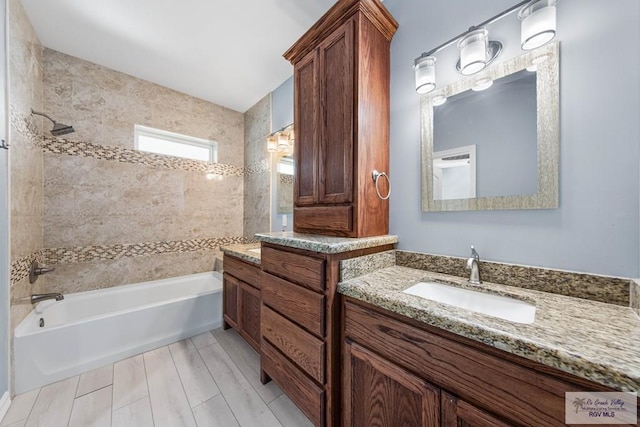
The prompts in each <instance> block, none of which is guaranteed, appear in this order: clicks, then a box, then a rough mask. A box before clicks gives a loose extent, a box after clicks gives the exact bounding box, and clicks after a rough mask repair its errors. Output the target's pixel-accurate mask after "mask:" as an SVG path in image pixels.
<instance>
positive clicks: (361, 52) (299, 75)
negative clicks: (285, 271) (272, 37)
mask: <svg viewBox="0 0 640 427" xmlns="http://www.w3.org/2000/svg"><path fill="white" fill-rule="evenodd" d="M396 28H397V23H396V21H395V20H394V19H393V17H392V16H391V15H390V14H389V12H388V11H387V10H386V9H385V8H384V6H382V3H380V1H379V0H339V1H338V2H337V3H336V5H335V6H334V7H332V8H331V9H330V10H329V11H328V12H327V13H326V14H325V15H324V16H323V17H322V18H321V19H320V20H319V21H318V22H317V23H316V24H315V25H314V26H313V27H311V29H310V30H309V31H308V32H307V33H306V34H305V35H303V36H302V37H301V38H300V40H298V42H296V44H295V45H293V46H292V47H291V48H290V49H289V50H288V51H287V52H286V53H285V54H284V56H285V58H286V59H287V60H289V61H291V62H292V64H293V65H294V121H295V123H296V148H295V150H294V156H295V161H296V168H295V177H294V217H293V227H294V231H296V232H302V233H315V234H325V235H333V236H345V237H367V236H376V235H383V234H387V233H388V230H389V204H388V201H387V200H383V199H382V198H380V197H378V195H377V194H376V188H375V184H374V182H373V180H372V172H373V170H378V171H385V172H387V171H388V169H389V45H390V42H391V38H392V37H393V34H394V33H395V30H396ZM383 181H384V179H382V180H381V182H380V185H379V190H380V193H382V195H383V196H384V195H386V193H387V192H388V190H389V188H388V185H387V182H386V181H384V182H383Z"/></svg>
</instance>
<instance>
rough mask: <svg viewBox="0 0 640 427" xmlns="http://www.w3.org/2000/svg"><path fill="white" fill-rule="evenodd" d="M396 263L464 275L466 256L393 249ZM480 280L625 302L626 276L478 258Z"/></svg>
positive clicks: (436, 271) (623, 303)
mask: <svg viewBox="0 0 640 427" xmlns="http://www.w3.org/2000/svg"><path fill="white" fill-rule="evenodd" d="M396 260H397V261H396V262H397V265H399V266H403V267H409V268H415V269H418V270H427V271H432V272H434V273H442V274H448V275H451V276H458V277H465V278H466V277H468V276H469V273H468V272H467V270H466V268H465V265H466V261H467V260H466V258H457V257H448V256H442V255H432V254H423V253H418V252H408V251H397V253H396ZM480 272H481V274H482V280H483V281H486V282H492V283H500V284H503V285H509V286H515V287H519V288H526V289H533V290H536V291H542V292H551V293H554V294H560V295H565V296H570V297H576V298H584V299H588V300H592V301H600V302H605V303H608V304H616V305H622V306H625V307H628V306H629V282H630V280H629V279H624V278H619V277H607V276H596V275H593V274H585V273H574V272H570V271H560V270H551V269H546V268H539V267H527V266H523V265H513V264H502V263H497V262H491V261H482V260H481V261H480Z"/></svg>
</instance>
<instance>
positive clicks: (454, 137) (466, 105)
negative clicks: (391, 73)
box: [421, 42, 559, 212]
mask: <svg viewBox="0 0 640 427" xmlns="http://www.w3.org/2000/svg"><path fill="white" fill-rule="evenodd" d="M558 56H559V45H558V43H557V42H556V43H552V44H549V45H546V46H543V47H541V48H539V49H536V50H533V51H530V52H527V53H525V54H523V55H520V56H518V57H515V58H512V59H509V60H506V61H504V62H502V63H499V64H495V65H493V66H491V67H490V68H489V69H487V70H485V71H483V72H481V73H478V74H475V75H473V76H470V77H467V78H463V79H460V80H458V81H455V82H453V83H451V84H449V85H447V86H444V87H442V88H439V89H437V90H435V91H433V92H431V93H429V94H427V95H423V96H422V97H421V146H422V210H423V211H425V212H434V211H436V212H437V211H467V210H499V209H554V208H557V207H558V161H559V159H558V155H559V154H558V144H559V142H558V139H559V129H558V128H559V105H558V102H559V75H558ZM443 101H445V102H444V103H443Z"/></svg>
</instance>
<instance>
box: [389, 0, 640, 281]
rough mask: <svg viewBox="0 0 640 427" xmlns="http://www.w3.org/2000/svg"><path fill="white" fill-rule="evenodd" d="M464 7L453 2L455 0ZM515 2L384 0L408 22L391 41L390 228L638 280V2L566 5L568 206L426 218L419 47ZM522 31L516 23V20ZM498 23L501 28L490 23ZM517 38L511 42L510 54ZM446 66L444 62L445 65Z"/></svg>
mask: <svg viewBox="0 0 640 427" xmlns="http://www.w3.org/2000/svg"><path fill="white" fill-rule="evenodd" d="M453 3H455V4H453ZM513 3H514V2H513V1H512V0H456V1H455V2H426V1H420V0H386V1H385V3H384V4H385V6H386V7H387V8H388V9H389V11H390V12H391V13H392V14H393V16H394V17H395V19H396V20H397V21H398V23H399V25H400V26H399V28H398V31H397V33H396V35H395V36H394V39H393V41H392V45H391V168H390V176H391V182H392V184H393V186H394V192H393V194H392V196H391V205H390V232H391V233H392V234H397V235H399V237H400V243H399V245H398V247H399V248H401V249H406V250H414V251H421V252H429V253H436V254H444V255H454V256H467V255H468V254H469V246H470V245H471V244H473V245H475V247H476V248H477V249H478V251H479V253H480V256H481V257H482V258H484V259H488V260H494V261H503V262H512V263H518V264H530V265H536V266H544V267H550V268H560V269H567V270H575V271H583V272H592V273H600V274H611V275H619V276H629V277H637V276H638V275H639V263H638V262H639V259H640V250H639V242H640V240H639V236H640V230H639V224H640V219H639V205H638V201H639V194H640V192H639V183H640V177H639V172H638V159H639V141H640V125H639V124H640V120H639V117H640V87H639V85H640V81H639V79H638V75H640V26H638V22H639V21H640V2H638V1H637V0H618V1H616V2H615V7H611V5H610V4H608V3H607V2H602V1H599V0H564V1H561V2H559V3H558V32H557V39H558V40H560V42H561V46H560V207H559V209H556V210H529V211H484V212H446V213H423V212H421V210H420V104H419V102H420V99H419V96H418V95H417V94H416V93H415V87H414V80H413V71H412V68H411V67H412V64H413V60H414V59H415V58H416V57H417V56H418V55H420V53H421V52H423V51H425V50H429V49H431V48H433V47H435V46H437V45H439V44H440V43H442V42H444V41H445V40H448V39H449V38H450V37H452V36H454V35H455V34H457V33H459V32H461V31H463V30H464V29H465V28H468V27H469V26H471V25H473V24H477V23H478V22H481V21H482V20H484V19H486V18H488V17H490V16H492V15H493V14H495V13H498V12H500V11H501V10H503V9H505V8H507V7H509V6H511V5H512V4H513ZM515 28H516V29H517V26H516V27H515ZM489 30H491V28H489ZM518 38H519V34H517V33H515V34H514V36H513V37H511V39H510V40H505V39H504V38H503V37H501V41H502V42H503V43H507V44H510V45H511V46H507V49H509V48H511V49H513V46H514V45H515V46H516V47H517V44H518V43H519V41H518ZM443 63H444V61H440V62H439V65H442V64H443Z"/></svg>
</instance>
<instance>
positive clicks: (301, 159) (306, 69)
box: [293, 50, 319, 206]
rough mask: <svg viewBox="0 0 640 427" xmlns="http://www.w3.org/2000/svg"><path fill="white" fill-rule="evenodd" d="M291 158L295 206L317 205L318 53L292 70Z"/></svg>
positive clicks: (311, 54)
mask: <svg viewBox="0 0 640 427" xmlns="http://www.w3.org/2000/svg"><path fill="white" fill-rule="evenodd" d="M293 72H294V77H293V81H294V82H295V88H294V123H295V124H296V125H295V126H296V140H295V149H294V157H295V160H296V164H295V171H294V174H295V182H294V184H295V185H294V199H295V205H296V206H305V205H312V204H315V203H317V202H318V114H319V113H318V111H319V110H318V52H317V50H313V51H311V52H309V53H308V54H307V55H306V56H305V57H304V58H302V60H300V62H298V63H297V64H296V65H295V67H294V71H293Z"/></svg>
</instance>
